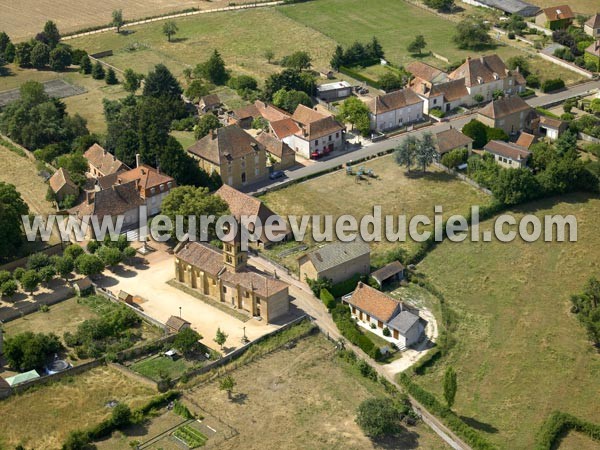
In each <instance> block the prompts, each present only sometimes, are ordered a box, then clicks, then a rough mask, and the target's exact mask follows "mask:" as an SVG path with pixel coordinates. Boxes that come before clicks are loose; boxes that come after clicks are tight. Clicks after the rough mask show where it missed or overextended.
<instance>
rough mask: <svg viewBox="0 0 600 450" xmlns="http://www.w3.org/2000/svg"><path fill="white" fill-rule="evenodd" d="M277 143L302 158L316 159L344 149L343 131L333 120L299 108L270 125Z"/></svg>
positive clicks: (318, 113)
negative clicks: (282, 144) (284, 144)
mask: <svg viewBox="0 0 600 450" xmlns="http://www.w3.org/2000/svg"><path fill="white" fill-rule="evenodd" d="M271 130H272V131H273V134H274V135H275V136H277V138H278V139H280V140H282V141H283V142H285V143H286V144H288V145H289V146H290V148H291V149H292V150H294V151H295V152H296V153H297V154H299V155H300V156H302V157H304V158H307V159H309V158H318V157H319V156H322V155H324V154H327V153H330V152H332V151H334V150H339V149H342V148H343V147H344V131H343V130H344V128H343V127H342V125H340V124H339V123H338V122H337V121H336V120H335V118H334V117H333V116H331V115H326V114H323V113H320V112H317V111H315V110H313V109H311V108H308V107H306V106H304V105H298V107H297V108H296V111H294V114H293V116H292V117H291V118H286V119H282V120H278V121H274V122H271Z"/></svg>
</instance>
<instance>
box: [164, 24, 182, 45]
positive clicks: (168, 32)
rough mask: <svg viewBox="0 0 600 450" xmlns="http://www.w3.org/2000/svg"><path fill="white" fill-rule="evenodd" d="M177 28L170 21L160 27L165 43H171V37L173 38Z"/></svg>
mask: <svg viewBox="0 0 600 450" xmlns="http://www.w3.org/2000/svg"><path fill="white" fill-rule="evenodd" d="M178 31H179V28H178V27H177V24H176V23H175V22H174V21H172V20H167V21H166V22H165V23H164V24H163V27H162V32H163V34H164V35H165V36H166V37H167V41H169V42H171V37H172V36H175V35H176V34H177V32H178Z"/></svg>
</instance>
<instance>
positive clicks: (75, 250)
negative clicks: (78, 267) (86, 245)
mask: <svg viewBox="0 0 600 450" xmlns="http://www.w3.org/2000/svg"><path fill="white" fill-rule="evenodd" d="M83 253H84V250H83V248H81V247H80V246H79V245H77V244H71V245H69V246H68V247H67V248H65V250H64V251H63V256H65V257H67V258H71V259H72V260H73V261H75V260H76V259H77V257H78V256H80V255H82V254H83Z"/></svg>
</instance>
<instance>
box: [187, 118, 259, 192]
mask: <svg viewBox="0 0 600 450" xmlns="http://www.w3.org/2000/svg"><path fill="white" fill-rule="evenodd" d="M187 151H188V153H189V154H190V155H191V156H192V157H193V158H195V159H196V160H198V164H199V165H200V167H201V168H202V169H204V170H205V171H206V172H207V173H209V174H211V173H213V172H216V173H218V174H219V175H220V177H221V180H222V181H223V184H228V185H229V186H233V187H235V188H238V189H239V188H242V187H244V186H247V185H250V184H254V183H258V182H261V181H265V180H266V179H267V178H268V176H269V171H268V168H267V155H266V149H265V146H264V145H262V144H261V143H260V142H258V141H257V140H256V139H255V138H253V137H252V136H251V135H249V134H248V133H246V132H245V131H244V130H243V129H242V128H240V126H239V125H229V126H227V127H224V128H219V129H217V130H212V131H211V132H210V133H209V134H208V135H206V136H204V137H203V138H202V139H200V140H199V141H198V142H196V143H195V144H194V145H192V146H191V147H190V148H188V150H187Z"/></svg>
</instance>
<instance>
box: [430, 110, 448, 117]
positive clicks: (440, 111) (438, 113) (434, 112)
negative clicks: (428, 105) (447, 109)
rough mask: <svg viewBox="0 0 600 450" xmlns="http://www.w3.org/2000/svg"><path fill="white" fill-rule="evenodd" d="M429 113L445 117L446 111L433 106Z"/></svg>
mask: <svg viewBox="0 0 600 450" xmlns="http://www.w3.org/2000/svg"><path fill="white" fill-rule="evenodd" d="M429 115H430V116H433V117H437V118H438V119H441V118H442V117H444V111H442V110H441V109H440V108H433V109H430V110H429Z"/></svg>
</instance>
